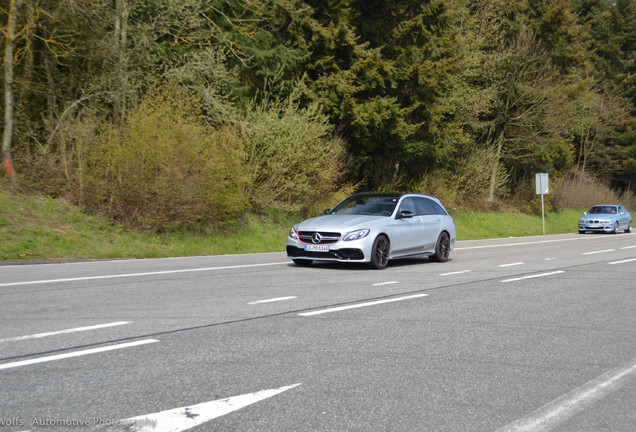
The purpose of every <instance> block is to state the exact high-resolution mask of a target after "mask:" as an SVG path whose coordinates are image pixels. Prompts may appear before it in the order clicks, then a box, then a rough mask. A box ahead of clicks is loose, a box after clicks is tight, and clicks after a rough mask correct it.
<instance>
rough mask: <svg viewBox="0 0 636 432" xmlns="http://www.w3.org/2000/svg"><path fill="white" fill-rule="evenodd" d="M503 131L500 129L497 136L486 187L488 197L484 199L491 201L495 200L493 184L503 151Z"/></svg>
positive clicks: (495, 181)
mask: <svg viewBox="0 0 636 432" xmlns="http://www.w3.org/2000/svg"><path fill="white" fill-rule="evenodd" d="M503 142H504V131H503V130H502V131H501V133H500V134H499V136H498V137H497V154H496V158H495V160H494V161H493V164H492V171H491V172H490V188H489V189H488V199H487V200H486V201H488V202H493V201H494V200H495V186H496V184H497V171H498V170H499V161H500V160H501V152H502V151H503Z"/></svg>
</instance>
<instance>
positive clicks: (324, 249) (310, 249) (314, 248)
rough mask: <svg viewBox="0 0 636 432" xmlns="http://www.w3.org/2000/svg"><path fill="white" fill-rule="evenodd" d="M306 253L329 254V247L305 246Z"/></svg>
mask: <svg viewBox="0 0 636 432" xmlns="http://www.w3.org/2000/svg"><path fill="white" fill-rule="evenodd" d="M305 250H306V251H307V252H329V245H305Z"/></svg>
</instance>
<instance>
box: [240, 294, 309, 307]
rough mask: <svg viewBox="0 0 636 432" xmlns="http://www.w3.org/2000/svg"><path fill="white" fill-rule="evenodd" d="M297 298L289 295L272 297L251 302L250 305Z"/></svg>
mask: <svg viewBox="0 0 636 432" xmlns="http://www.w3.org/2000/svg"><path fill="white" fill-rule="evenodd" d="M297 298H298V297H296V296H287V297H278V298H272V299H266V300H256V301H253V302H249V303H248V305H256V304H261V303H274V302H279V301H285V300H293V299H297Z"/></svg>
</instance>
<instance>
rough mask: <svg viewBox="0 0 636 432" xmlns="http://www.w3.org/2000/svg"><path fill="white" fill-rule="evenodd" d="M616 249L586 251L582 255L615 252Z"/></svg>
mask: <svg viewBox="0 0 636 432" xmlns="http://www.w3.org/2000/svg"><path fill="white" fill-rule="evenodd" d="M615 250H616V249H605V250H599V251H592V252H584V253H582V254H581V255H594V254H600V253H606V252H613V251H615Z"/></svg>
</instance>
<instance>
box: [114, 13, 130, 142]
mask: <svg viewBox="0 0 636 432" xmlns="http://www.w3.org/2000/svg"><path fill="white" fill-rule="evenodd" d="M115 7H116V13H117V17H116V21H115V35H116V36H117V44H118V48H119V71H118V74H119V86H120V88H119V119H120V120H119V121H120V130H123V127H124V121H125V118H126V97H127V92H128V77H127V70H126V45H127V39H128V15H129V13H130V8H129V6H128V2H127V1H126V0H116V3H115Z"/></svg>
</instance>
